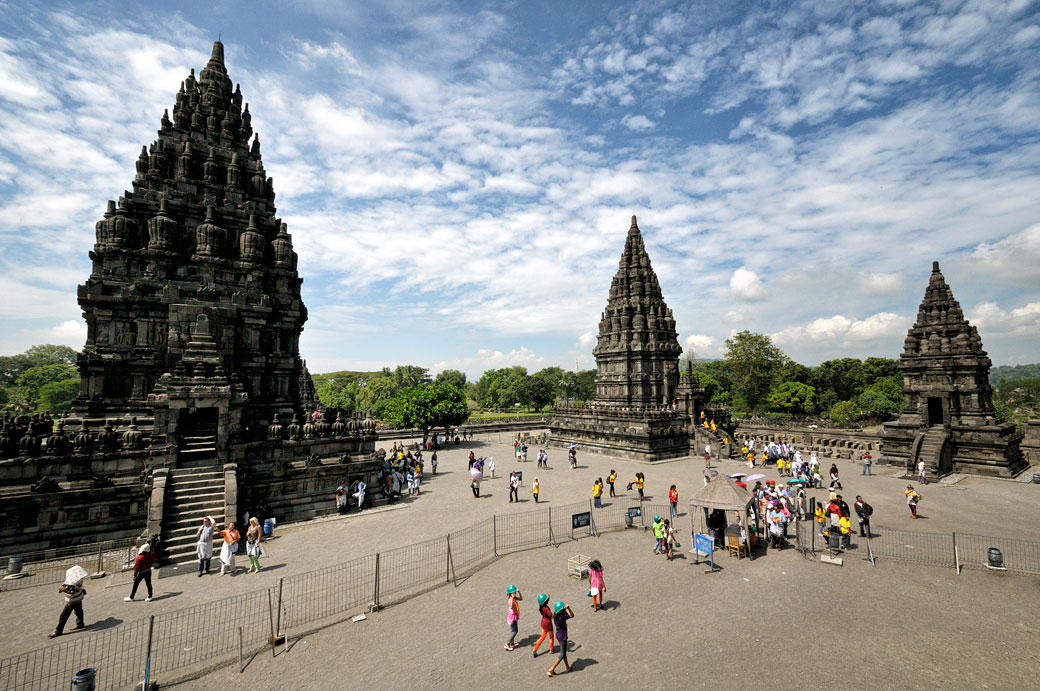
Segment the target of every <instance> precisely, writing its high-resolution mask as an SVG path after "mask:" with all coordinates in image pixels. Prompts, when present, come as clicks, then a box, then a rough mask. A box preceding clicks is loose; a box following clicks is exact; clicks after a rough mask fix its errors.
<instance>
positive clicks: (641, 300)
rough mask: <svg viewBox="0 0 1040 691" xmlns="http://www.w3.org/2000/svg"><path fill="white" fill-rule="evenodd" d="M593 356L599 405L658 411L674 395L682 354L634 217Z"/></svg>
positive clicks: (612, 284) (673, 321)
mask: <svg viewBox="0 0 1040 691" xmlns="http://www.w3.org/2000/svg"><path fill="white" fill-rule="evenodd" d="M592 352H593V355H595V357H596V365H597V374H596V399H597V401H598V402H613V403H616V404H618V405H660V404H662V403H667V402H669V401H670V400H671V398H672V396H673V395H674V392H675V387H676V385H677V384H678V376H679V372H678V361H679V354H680V353H681V352H682V348H680V346H679V339H678V334H677V332H676V330H675V319H674V317H673V316H672V311H671V310H670V309H669V308H668V305H667V304H665V301H664V296H663V295H662V293H661V284H660V283H659V282H658V280H657V274H656V273H654V269H653V267H652V266H651V265H650V257H649V256H648V255H647V253H646V247H645V246H644V244H643V236H642V234H641V233H640V231H639V225H638V224H637V223H636V217H635V216H633V217H632V225H631V226H630V227H629V229H628V235H627V237H626V238H625V248H624V251H623V252H622V253H621V260H620V261H619V262H618V271H617V273H616V274H615V275H614V279H613V281H611V284H610V296H609V298H608V300H607V306H606V308H605V309H604V310H603V315H602V317H601V318H600V324H599V340H598V342H597V344H596V347H595V348H594V349H593V351H592Z"/></svg>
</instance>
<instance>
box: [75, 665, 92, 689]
mask: <svg viewBox="0 0 1040 691" xmlns="http://www.w3.org/2000/svg"><path fill="white" fill-rule="evenodd" d="M95 672H96V670H95V669H94V668H93V667H87V668H86V669H81V670H80V671H78V672H76V673H75V674H73V675H72V691H94V675H95Z"/></svg>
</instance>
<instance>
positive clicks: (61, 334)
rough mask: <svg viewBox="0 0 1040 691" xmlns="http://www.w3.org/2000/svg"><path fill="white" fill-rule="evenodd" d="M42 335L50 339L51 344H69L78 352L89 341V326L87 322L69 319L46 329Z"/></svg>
mask: <svg viewBox="0 0 1040 691" xmlns="http://www.w3.org/2000/svg"><path fill="white" fill-rule="evenodd" d="M41 335H43V336H45V337H47V338H48V339H50V340H49V341H48V342H50V343H67V344H68V345H71V346H72V347H74V348H76V349H77V350H78V349H80V348H82V347H83V344H84V343H85V342H86V340H87V325H86V323H85V322H82V321H77V320H74V319H69V320H66V321H63V322H62V323H60V324H57V325H55V326H52V327H51V328H49V329H45V330H44V331H43V332H41Z"/></svg>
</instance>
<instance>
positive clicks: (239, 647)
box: [238, 626, 246, 674]
mask: <svg viewBox="0 0 1040 691" xmlns="http://www.w3.org/2000/svg"><path fill="white" fill-rule="evenodd" d="M244 671H246V668H245V665H243V664H242V627H241V626H239V627H238V673H239V674H241V673H242V672H244Z"/></svg>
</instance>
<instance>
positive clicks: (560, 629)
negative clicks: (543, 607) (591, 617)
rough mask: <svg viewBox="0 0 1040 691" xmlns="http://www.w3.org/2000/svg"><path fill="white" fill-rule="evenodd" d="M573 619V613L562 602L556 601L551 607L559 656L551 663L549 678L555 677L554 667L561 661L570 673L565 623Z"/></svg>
mask: <svg viewBox="0 0 1040 691" xmlns="http://www.w3.org/2000/svg"><path fill="white" fill-rule="evenodd" d="M573 618H574V612H573V611H571V608H570V607H569V606H567V605H565V604H564V603H563V600H557V601H556V603H555V604H554V605H553V623H554V624H555V625H556V642H557V643H559V644H560V654H559V656H558V657H557V658H556V661H555V662H553V664H552V667H550V668H549V672H548V674H549V676H550V677H555V676H556V666H557V665H559V664H560V662H561V661H562V662H563V664H564V665H566V667H567V671H568V672H569V671H571V663H570V662H568V661H567V643H568V642H569V640H568V637H567V621H568V620H570V619H573Z"/></svg>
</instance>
